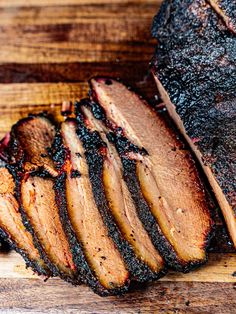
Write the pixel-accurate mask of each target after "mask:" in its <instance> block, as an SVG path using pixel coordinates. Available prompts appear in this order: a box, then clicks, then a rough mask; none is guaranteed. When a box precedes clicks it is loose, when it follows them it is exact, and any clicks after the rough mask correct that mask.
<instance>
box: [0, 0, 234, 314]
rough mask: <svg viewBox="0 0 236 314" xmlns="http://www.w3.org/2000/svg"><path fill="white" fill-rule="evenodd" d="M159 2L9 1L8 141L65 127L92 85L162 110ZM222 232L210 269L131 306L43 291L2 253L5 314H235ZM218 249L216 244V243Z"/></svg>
mask: <svg viewBox="0 0 236 314" xmlns="http://www.w3.org/2000/svg"><path fill="white" fill-rule="evenodd" d="M159 5H160V0H129V1H128V0H67V1H65V0H0V44H1V49H0V64H1V65H0V136H3V135H4V134H5V133H6V132H8V131H9V130H10V127H11V125H12V124H13V123H15V122H16V121H17V120H18V119H19V118H21V117H24V116H25V115H27V114H28V113H32V112H40V111H42V110H47V111H49V112H52V113H56V114H57V117H58V118H59V117H60V106H61V102H62V101H64V100H72V101H73V100H75V99H80V98H81V97H84V96H86V94H87V91H88V85H87V80H88V79H89V78H90V77H91V76H93V75H109V76H113V77H120V78H122V80H124V81H126V82H128V83H129V84H131V85H132V86H134V87H135V88H137V89H139V90H140V91H141V92H142V93H143V94H144V95H145V96H146V97H148V98H149V99H151V101H155V99H156V96H155V94H156V88H155V85H154V83H153V81H152V80H151V78H150V75H149V71H148V63H149V60H150V59H151V57H152V54H153V51H154V46H155V41H154V40H152V39H151V36H150V27H151V21H152V18H153V15H154V14H155V13H156V11H157V9H158V7H159ZM220 230H221V229H220V227H218V229H217V234H218V242H219V243H220V244H218V245H213V244H212V248H211V251H212V253H210V255H209V262H208V264H207V265H206V266H204V267H202V268H201V269H199V270H196V271H194V272H191V273H190V274H186V275H183V274H177V273H174V272H170V273H169V274H168V276H166V277H165V278H163V279H161V280H160V281H159V282H156V283H151V284H147V285H142V286H136V287H134V288H133V290H132V291H131V292H130V293H129V294H127V295H125V296H122V297H107V298H101V297H99V296H97V295H95V294H94V293H93V292H91V291H90V290H89V289H88V288H87V287H84V286H81V287H72V286H70V285H69V284H67V283H64V282H62V281H61V280H59V279H49V280H48V281H47V282H44V281H43V279H39V278H38V277H37V276H35V275H34V274H32V272H31V271H30V270H26V269H25V267H24V263H23V261H22V259H21V257H20V256H18V255H17V254H16V253H14V252H10V253H8V254H6V253H0V312H1V313H236V277H234V276H232V274H233V273H234V272H235V271H236V255H235V251H234V250H233V249H232V247H231V246H230V245H227V243H226V240H225V239H224V238H223V236H222V233H221V231H220ZM215 242H216V241H215Z"/></svg>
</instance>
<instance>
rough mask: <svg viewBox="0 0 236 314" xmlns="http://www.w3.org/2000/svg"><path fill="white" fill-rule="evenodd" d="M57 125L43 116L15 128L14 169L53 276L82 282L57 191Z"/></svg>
mask: <svg viewBox="0 0 236 314" xmlns="http://www.w3.org/2000/svg"><path fill="white" fill-rule="evenodd" d="M54 137H55V126H54V125H53V123H52V122H51V121H50V120H49V119H48V118H47V117H46V116H43V115H37V116H29V117H28V118H25V119H22V120H20V121H19V122H18V123H17V124H15V125H14V126H13V127H12V131H11V144H10V149H11V162H10V164H11V168H12V169H14V171H15V173H16V193H17V200H18V202H19V204H20V212H21V215H22V219H23V222H24V224H25V227H26V228H27V229H28V230H29V232H30V233H31V234H32V236H33V240H34V245H35V247H36V248H37V249H38V250H39V252H40V255H41V257H42V259H43V260H44V262H45V263H46V265H47V266H48V268H49V269H50V270H51V273H52V275H53V276H60V277H61V278H63V279H65V280H67V281H70V282H72V283H74V284H76V283H78V281H79V278H77V274H76V268H75V265H74V262H73V260H72V254H71V251H70V248H69V244H68V241H67V238H66V236H65V233H64V231H63V228H62V225H61V223H60V217H59V210H58V207H57V205H56V200H55V192H54V182H55V179H54V177H55V176H56V175H57V172H56V170H55V168H54V164H53V160H52V158H51V157H50V154H49V152H50V147H51V145H52V142H53V140H54Z"/></svg>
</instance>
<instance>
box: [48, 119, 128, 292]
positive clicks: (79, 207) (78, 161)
mask: <svg viewBox="0 0 236 314" xmlns="http://www.w3.org/2000/svg"><path fill="white" fill-rule="evenodd" d="M79 135H80V136H79ZM81 136H82V137H83V136H85V137H86V140H87V145H89V144H91V145H92V143H91V141H92V139H91V138H90V136H89V134H88V133H87V132H86V130H84V129H82V128H79V127H78V123H77V121H76V120H75V119H68V120H67V121H66V122H64V123H63V124H62V125H61V132H60V134H59V135H58V138H57V141H56V143H55V145H54V146H55V154H54V155H55V156H54V159H55V161H56V162H57V163H58V167H59V169H60V172H61V175H60V177H59V178H58V183H57V187H56V189H57V200H58V202H59V204H60V208H61V210H62V213H61V215H62V217H64V218H65V220H66V221H68V220H69V221H70V225H67V226H65V228H66V231H67V234H68V237H69V238H70V244H71V248H72V252H73V253H74V255H75V256H74V260H75V261H76V264H77V266H78V268H79V269H81V271H82V272H83V277H84V278H83V279H84V281H85V282H86V283H87V284H88V285H89V286H90V287H92V288H93V290H94V291H95V292H97V293H99V294H100V295H111V294H118V293H122V292H123V291H125V290H126V289H127V287H128V284H129V272H128V271H127V269H126V266H125V263H124V261H123V258H122V256H121V254H120V252H119V250H118V249H117V247H116V245H115V243H114V242H113V240H112V236H111V234H109V231H108V228H107V226H106V225H105V224H104V222H103V216H102V214H101V212H100V211H99V209H98V207H97V204H96V201H95V195H94V193H96V194H99V190H98V189H97V190H96V191H94V190H93V186H92V183H91V182H92V179H91V175H92V176H93V175H94V176H96V174H95V172H96V168H97V167H98V168H99V162H97V161H96V157H97V156H96V152H94V153H95V154H94V156H93V157H95V158H94V159H93V157H92V156H90V159H91V161H92V166H93V167H94V170H95V171H92V174H91V169H90V167H89V162H88V158H89V157H88V152H87V151H86V149H85V148H84V145H83V141H82V140H81ZM62 161H63V162H62ZM97 185H98V187H99V182H97ZM78 252H79V254H78Z"/></svg>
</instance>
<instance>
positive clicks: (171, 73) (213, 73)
mask: <svg viewBox="0 0 236 314" xmlns="http://www.w3.org/2000/svg"><path fill="white" fill-rule="evenodd" d="M219 10H220V11H219ZM235 12H236V3H235V1H227V0H222V1H217V0H214V1H210V0H209V1H204V0H195V1H190V0H182V1H180V0H173V1H165V2H164V4H163V6H162V8H161V10H160V12H159V14H158V15H157V16H156V17H155V19H154V23H153V36H154V37H156V38H157V40H158V45H157V48H156V53H155V56H154V58H153V60H152V69H153V73H154V76H155V79H156V82H157V86H158V89H159V91H160V94H161V96H162V98H163V100H164V102H165V104H166V105H167V109H168V111H169V113H170V115H171V117H172V118H173V120H174V121H175V122H176V124H177V126H178V128H179V129H180V131H181V132H182V133H183V134H184V136H185V137H186V139H187V141H188V143H189V145H190V146H191V148H192V149H193V151H194V152H195V154H196V156H197V158H198V159H199V161H200V163H201V165H202V167H203V169H204V171H205V173H206V175H207V177H208V180H209V182H210V184H211V186H212V189H213V191H214V193H215V195H216V198H217V200H218V202H219V205H220V207H221V210H222V213H223V215H224V218H225V221H226V224H227V226H228V230H229V233H230V235H231V238H232V240H233V242H234V245H235V246H236V181H235V178H236V124H235V116H236V93H235V88H236V54H235V51H236V36H235V22H236V16H235V14H234V13H235Z"/></svg>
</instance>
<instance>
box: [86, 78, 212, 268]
mask: <svg viewBox="0 0 236 314" xmlns="http://www.w3.org/2000/svg"><path fill="white" fill-rule="evenodd" d="M91 87H92V92H91V95H92V99H93V101H96V102H97V103H98V104H99V105H100V106H101V107H102V108H103V114H104V113H105V117H106V118H105V119H106V120H107V122H106V124H107V126H108V127H110V128H111V130H113V135H112V134H111V135H110V138H111V140H112V137H113V140H114V135H115V137H116V139H115V142H116V147H117V149H118V151H119V153H120V155H121V156H122V157H123V164H127V163H128V164H129V167H130V165H132V164H133V166H134V169H135V174H134V176H135V177H137V181H138V185H139V189H140V190H141V194H142V198H143V199H144V201H145V202H146V204H147V205H148V207H149V211H150V212H151V214H152V216H154V217H155V223H154V224H153V228H152V230H150V231H151V234H152V233H154V232H155V229H156V230H157V231H158V232H156V237H157V238H158V240H157V241H156V244H157V248H158V249H159V251H160V252H161V253H162V254H163V257H164V258H165V259H166V262H167V263H168V264H169V266H172V267H174V268H175V269H177V270H181V271H188V270H190V269H191V268H192V267H194V266H197V265H199V264H202V263H203V262H204V261H205V260H206V253H205V249H206V245H207V243H208V240H209V234H210V231H211V226H212V220H211V217H210V212H209V207H208V203H207V199H206V195H205V191H204V188H203V185H202V184H201V181H200V179H199V176H198V172H197V169H196V166H195V163H194V161H193V159H192V157H191V154H190V152H189V151H188V150H187V149H185V148H184V147H183V144H182V143H181V141H179V139H178V138H177V136H176V134H175V133H174V132H173V131H172V130H171V129H170V128H169V127H168V125H167V124H166V122H165V121H164V120H163V119H162V117H161V116H160V115H158V114H157V113H155V112H154V111H153V110H152V109H151V108H150V107H149V106H148V105H147V104H146V103H145V102H144V101H143V100H141V99H140V98H139V97H138V96H137V95H136V94H135V93H134V92H132V91H130V90H128V89H127V88H126V87H125V86H124V85H123V84H121V83H119V82H117V81H114V80H111V79H106V78H95V79H92V80H91ZM97 117H99V114H98V116H97ZM100 118H102V119H104V116H103V115H102V114H100ZM124 169H125V167H124ZM130 169H131V167H130ZM130 169H129V170H130ZM128 173H130V171H127V175H128ZM128 178H129V175H128ZM133 182H134V181H133ZM134 183H135V182H134ZM132 186H133V184H132ZM130 192H131V194H132V191H130Z"/></svg>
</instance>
